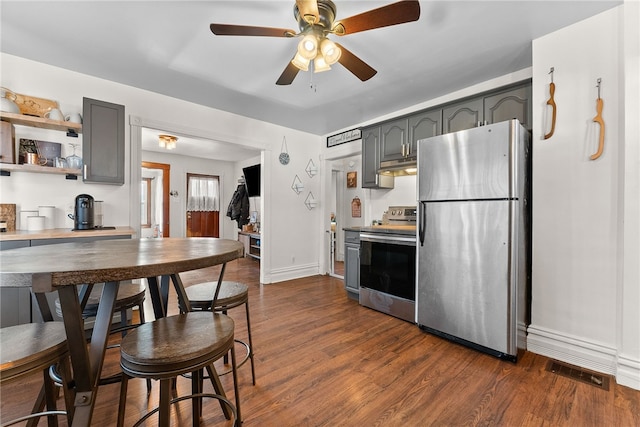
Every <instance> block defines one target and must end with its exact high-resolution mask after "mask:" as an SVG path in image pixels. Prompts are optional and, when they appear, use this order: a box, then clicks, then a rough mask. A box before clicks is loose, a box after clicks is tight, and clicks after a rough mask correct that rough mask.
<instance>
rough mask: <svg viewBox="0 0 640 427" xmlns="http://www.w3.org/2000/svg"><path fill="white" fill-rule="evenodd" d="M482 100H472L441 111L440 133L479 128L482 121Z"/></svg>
mask: <svg viewBox="0 0 640 427" xmlns="http://www.w3.org/2000/svg"><path fill="white" fill-rule="evenodd" d="M483 105H484V104H483V102H482V98H472V99H467V100H465V101H462V102H459V103H455V104H452V105H449V106H446V107H445V108H443V109H442V133H450V132H457V131H459V130H465V129H471V128H474V127H476V126H479V125H480V124H481V123H482V121H483V120H484V114H483V108H484V107H483Z"/></svg>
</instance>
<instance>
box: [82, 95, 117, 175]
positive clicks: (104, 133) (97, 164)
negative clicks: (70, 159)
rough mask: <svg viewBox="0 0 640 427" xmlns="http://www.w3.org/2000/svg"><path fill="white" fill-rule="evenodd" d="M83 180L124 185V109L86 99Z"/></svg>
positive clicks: (84, 109) (83, 130)
mask: <svg viewBox="0 0 640 427" xmlns="http://www.w3.org/2000/svg"><path fill="white" fill-rule="evenodd" d="M82 112H83V123H82V162H83V164H84V165H83V167H84V169H83V171H82V178H83V180H84V182H92V183H100V184H116V185H123V184H124V127H125V124H124V106H123V105H118V104H111V103H109V102H104V101H98V100H95V99H90V98H83V107H82Z"/></svg>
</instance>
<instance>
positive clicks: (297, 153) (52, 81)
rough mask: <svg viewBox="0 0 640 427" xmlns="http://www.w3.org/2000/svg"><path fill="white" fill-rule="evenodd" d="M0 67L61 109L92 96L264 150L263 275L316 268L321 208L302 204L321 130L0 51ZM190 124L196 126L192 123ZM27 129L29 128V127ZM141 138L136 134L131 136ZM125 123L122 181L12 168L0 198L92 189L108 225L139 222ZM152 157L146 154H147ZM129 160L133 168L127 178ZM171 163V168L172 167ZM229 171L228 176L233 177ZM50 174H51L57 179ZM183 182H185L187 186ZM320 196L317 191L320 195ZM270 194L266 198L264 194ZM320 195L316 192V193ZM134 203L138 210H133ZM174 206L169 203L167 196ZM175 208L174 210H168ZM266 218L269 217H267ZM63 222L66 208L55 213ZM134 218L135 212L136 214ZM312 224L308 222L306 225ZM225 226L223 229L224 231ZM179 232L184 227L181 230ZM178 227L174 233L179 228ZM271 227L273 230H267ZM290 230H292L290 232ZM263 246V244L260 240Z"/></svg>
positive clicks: (11, 84) (133, 115)
mask: <svg viewBox="0 0 640 427" xmlns="http://www.w3.org/2000/svg"><path fill="white" fill-rule="evenodd" d="M0 61H1V63H2V74H1V75H0V84H1V85H2V86H3V87H8V88H10V89H11V90H13V91H15V92H17V93H21V94H25V95H32V96H37V97H41V98H47V99H53V100H57V101H58V102H59V103H60V108H61V110H62V112H63V113H65V114H68V113H69V112H73V111H82V98H83V97H89V98H94V99H100V100H104V101H108V102H113V103H117V104H122V105H124V106H125V116H126V117H125V120H126V122H127V124H130V120H138V121H139V122H140V123H141V125H145V124H146V123H153V124H161V123H169V124H179V126H181V127H182V129H185V130H187V132H186V133H188V134H194V135H198V136H201V135H202V134H206V136H209V137H215V138H213V139H218V140H220V141H225V142H229V143H236V144H242V145H244V146H249V147H252V148H256V149H257V150H262V152H263V155H262V158H261V159H262V161H263V162H266V163H267V164H264V163H263V169H265V171H264V175H263V176H264V177H265V181H266V182H265V183H264V186H265V194H264V197H262V199H263V200H262V203H263V206H266V209H265V210H264V211H263V219H265V220H266V221H263V230H264V231H263V233H264V236H263V239H262V244H263V259H262V260H261V262H262V263H264V266H266V268H267V272H266V273H265V275H264V281H265V283H269V282H270V281H272V280H273V281H279V280H287V279H290V278H295V277H304V276H308V275H311V274H317V273H318V247H319V246H320V238H319V236H318V233H317V232H316V228H314V227H315V225H317V224H319V218H320V216H319V214H318V209H314V210H312V211H309V210H308V209H307V208H306V207H305V205H304V203H303V202H304V197H306V195H307V191H314V195H315V194H317V193H318V189H319V187H320V186H319V184H318V183H317V182H318V181H319V179H318V178H317V177H316V179H315V180H314V179H308V177H306V173H305V167H306V165H307V162H308V161H309V159H311V158H313V159H315V161H316V163H317V160H318V153H319V151H320V147H321V138H320V137H318V136H317V135H313V134H309V133H305V132H300V131H297V130H294V129H289V128H285V127H282V126H276V125H273V124H270V123H266V122H261V121H258V120H253V119H248V118H246V117H242V116H239V115H236V114H231V113H227V112H224V111H220V110H216V109H213V108H208V107H204V106H201V105H197V104H193V103H190V102H186V101H182V100H179V99H176V98H171V97H168V96H164V95H160V94H157V93H153V92H149V91H146V90H142V89H138V88H134V87H131V86H126V85H122V84H119V83H115V82H111V81H108V80H104V79H99V78H95V77H92V76H88V75H85V74H80V73H76V72H71V71H68V70H65V69H62V68H58V67H52V66H49V65H46V64H43V63H38V62H35V61H31V60H28V59H25V58H20V57H16V56H14V55H8V54H5V53H2V54H0ZM26 129H28V128H24V127H20V129H18V127H16V137H20V136H19V135H22V134H26V133H27V130H26ZM192 129H195V130H198V131H200V132H199V133H193V132H191V131H190V130H192ZM29 132H34V131H33V130H29ZM283 137H286V141H287V145H288V150H289V154H290V155H291V159H292V160H291V162H290V163H289V165H287V166H283V165H281V164H280V163H279V162H278V154H279V153H280V150H281V143H282V139H283ZM58 138H62V139H63V140H65V141H64V142H67V141H66V139H67V138H66V136H64V133H62V132H56V131H44V133H42V134H38V137H37V138H36V139H43V140H46V141H55V142H60V141H57V139H58ZM134 140H135V144H136V145H138V144H139V136H136V137H135V138H134ZM131 141H132V135H131V132H130V127H129V126H127V127H126V130H125V153H126V156H125V184H124V185H122V186H112V185H98V184H84V183H82V181H81V180H78V181H73V182H72V181H66V180H65V179H64V176H61V175H53V176H50V175H46V174H33V173H24V172H15V173H12V176H11V177H10V178H9V179H2V180H0V190H1V191H0V199H1V201H2V203H16V204H18V207H17V209H18V210H20V209H24V208H25V207H31V206H36V207H37V206H38V205H40V204H43V205H44V204H47V205H49V204H51V205H61V206H67V205H70V204H72V203H73V200H74V199H75V196H76V195H77V194H81V193H89V194H91V195H93V196H94V197H95V198H96V199H98V200H104V201H105V203H104V212H105V216H104V223H105V225H131V226H134V227H136V224H135V218H136V217H139V215H137V209H138V206H137V204H136V203H135V202H133V201H134V200H138V198H136V195H137V194H138V193H139V185H138V182H137V179H138V178H139V176H140V175H139V170H140V169H139V168H140V165H139V160H141V159H140V147H139V146H136V147H132V144H131ZM150 160H151V159H150ZM132 162H133V163H134V165H135V166H133V167H134V168H135V171H136V174H137V175H136V176H135V179H134V181H135V184H134V185H132ZM173 174H174V171H173V170H172V175H173ZM295 174H298V175H299V176H301V177H306V178H303V180H304V181H305V183H306V184H307V188H306V190H305V193H304V194H302V195H300V197H298V196H297V195H296V194H295V193H293V191H292V190H290V186H291V182H292V180H293V177H294V176H295ZM235 175H236V174H235V173H234V174H233V176H234V177H233V183H234V185H235V182H236V180H237V177H236V176H235ZM54 178H55V179H54ZM185 188H186V187H185ZM317 198H318V199H320V197H317ZM265 199H268V200H265ZM320 203H321V200H320ZM132 204H135V214H133V212H134V211H132ZM171 206H172V209H174V203H172V205H171ZM173 215H174V213H172V217H173ZM268 218H270V219H268ZM59 219H60V221H61V223H64V221H65V219H64V216H63V215H62V214H61V215H59ZM138 222H139V220H138ZM310 224H313V226H310ZM227 232H228V230H224V233H225V234H224V235H225V236H227ZM178 233H184V231H181V230H178ZM178 235H180V234H176V236H178ZM271 235H273V236H274V237H277V238H270V236H271ZM291 236H295V239H294V238H290V237H291ZM265 246H266V247H265Z"/></svg>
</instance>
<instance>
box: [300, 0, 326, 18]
mask: <svg viewBox="0 0 640 427" xmlns="http://www.w3.org/2000/svg"><path fill="white" fill-rule="evenodd" d="M296 6H298V12H300V16H302V18H303V19H304V20H305V21H306V22H308V23H309V24H315V23H317V22H319V21H320V12H318V2H317V0H296Z"/></svg>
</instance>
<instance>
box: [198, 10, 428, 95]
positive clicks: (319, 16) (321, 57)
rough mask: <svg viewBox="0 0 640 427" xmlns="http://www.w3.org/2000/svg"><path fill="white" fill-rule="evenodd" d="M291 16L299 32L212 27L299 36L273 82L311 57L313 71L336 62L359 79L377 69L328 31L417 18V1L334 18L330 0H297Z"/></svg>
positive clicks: (304, 66) (285, 81)
mask: <svg viewBox="0 0 640 427" xmlns="http://www.w3.org/2000/svg"><path fill="white" fill-rule="evenodd" d="M293 16H294V17H295V19H296V21H298V27H299V28H300V31H299V32H296V31H294V30H290V29H287V28H272V27H254V26H246V25H232V24H211V25H210V28H211V31H212V32H213V33H214V34H215V35H219V36H258V37H287V38H291V37H302V39H301V40H300V42H299V43H298V48H297V51H296V53H295V55H294V56H293V58H292V59H291V61H290V62H289V63H288V64H287V66H286V67H285V69H284V71H283V72H282V74H281V75H280V78H278V81H277V82H276V84H277V85H289V84H291V83H292V82H293V80H294V79H295V78H296V76H297V74H298V72H299V71H301V70H302V71H307V70H308V69H309V65H310V64H311V61H313V70H314V72H316V73H319V72H322V71H327V70H330V69H331V65H333V64H335V63H336V62H339V63H340V64H341V65H342V66H344V67H345V68H346V69H347V70H349V71H350V72H351V73H353V74H354V75H355V76H356V77H358V78H359V79H360V80H362V81H366V80H369V79H370V78H371V77H373V76H374V75H375V74H376V73H377V71H376V70H374V69H373V68H372V67H371V66H369V65H368V64H367V63H366V62H364V61H363V60H361V59H360V58H358V57H357V56H356V55H354V54H353V53H351V52H350V51H349V50H347V49H346V48H345V47H344V46H342V45H340V44H338V43H335V42H334V41H332V40H330V39H329V37H328V36H329V34H334V35H337V36H346V35H348V34H353V33H358V32H362V31H367V30H373V29H376V28H382V27H388V26H391V25H397V24H404V23H406V22H412V21H417V20H418V18H420V3H419V2H418V1H417V0H403V1H399V2H397V3H392V4H389V5H387V6H382V7H379V8H377V9H372V10H369V11H367V12H363V13H360V14H358V15H354V16H351V17H349V18H345V19H342V20H339V21H335V16H336V6H335V4H334V3H333V1H331V0H296V4H295V5H294V7H293Z"/></svg>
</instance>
